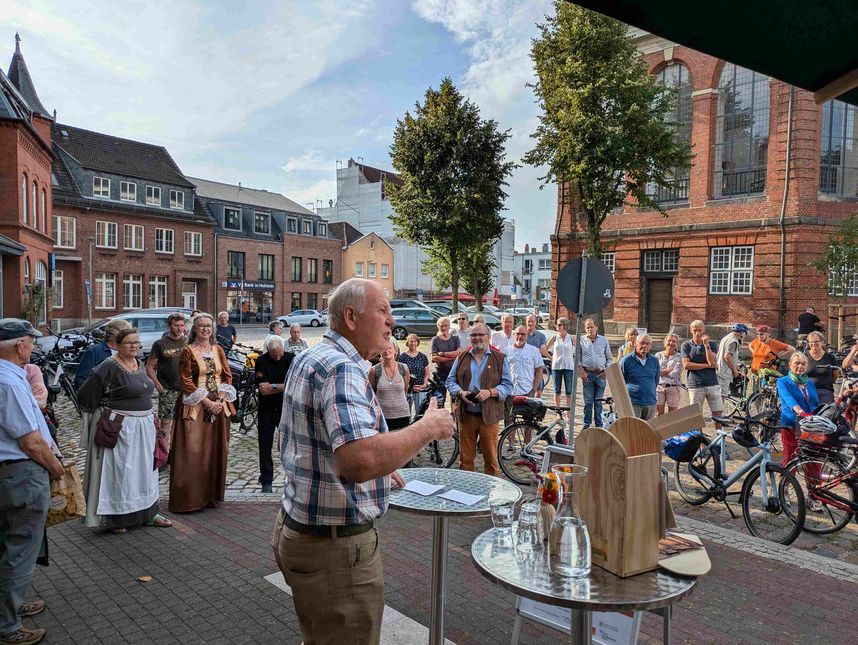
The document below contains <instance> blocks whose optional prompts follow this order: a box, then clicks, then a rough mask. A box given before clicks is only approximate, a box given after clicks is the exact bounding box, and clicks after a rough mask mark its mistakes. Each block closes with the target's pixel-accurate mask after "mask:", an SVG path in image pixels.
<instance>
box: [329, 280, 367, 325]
mask: <svg viewBox="0 0 858 645" xmlns="http://www.w3.org/2000/svg"><path fill="white" fill-rule="evenodd" d="M374 284H375V283H374V282H372V281H371V280H364V279H363V278H350V279H348V280H346V281H345V282H343V283H342V284H341V285H340V286H339V287H337V288H336V289H334V290H333V291H332V292H331V295H330V296H329V297H328V319H329V321H330V327H331V328H334V327H342V325H343V322H344V320H343V319H344V316H345V314H346V307H351V308H352V309H354V310H355V311H356V312H357V313H359V314H362V313H363V312H364V309H366V294H367V290H368V289H369V288H370V285H374Z"/></svg>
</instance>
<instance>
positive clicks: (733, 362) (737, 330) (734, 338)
mask: <svg viewBox="0 0 858 645" xmlns="http://www.w3.org/2000/svg"><path fill="white" fill-rule="evenodd" d="M747 333H748V326H747V325H745V324H743V323H735V324H734V325H732V326H731V327H730V333H729V334H727V335H726V336H724V338H722V339H721V342H720V343H719V344H718V353H717V354H716V356H715V358H716V362H717V363H718V367H717V368H716V371H717V374H718V384H719V385H720V386H721V395H722V396H723V397H724V398H725V399H726V398H727V397H728V396H730V384H731V383H732V382H733V379H737V378H741V379H742V381H743V382H744V376H743V375H742V372H743V371H744V367H743V366H742V363H741V362H739V348H740V347H741V346H742V340H743V339H744V338H745V334H747Z"/></svg>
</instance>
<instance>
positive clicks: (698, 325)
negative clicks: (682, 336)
mask: <svg viewBox="0 0 858 645" xmlns="http://www.w3.org/2000/svg"><path fill="white" fill-rule="evenodd" d="M688 328H689V329H706V323H704V322H703V321H702V320H692V321H691V323H690V324H689V325H688Z"/></svg>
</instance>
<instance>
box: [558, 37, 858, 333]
mask: <svg viewBox="0 0 858 645" xmlns="http://www.w3.org/2000/svg"><path fill="white" fill-rule="evenodd" d="M633 33H634V35H635V37H636V41H637V44H638V47H639V51H640V52H641V54H642V56H643V58H644V60H645V61H646V63H647V65H648V66H649V69H650V71H651V72H652V73H653V74H654V75H656V76H659V77H661V78H662V79H663V80H664V81H665V82H666V83H668V84H670V85H672V86H674V87H675V88H676V89H677V96H678V99H677V106H676V113H675V115H674V116H675V121H676V123H677V135H678V136H680V137H687V138H690V141H691V143H692V145H693V153H694V155H695V156H694V160H693V166H692V168H691V170H690V172H687V173H676V176H675V177H674V178H673V185H672V187H671V188H670V189H669V190H662V191H660V193H659V194H658V195H657V197H658V199H659V201H661V202H662V203H663V204H664V205H665V206H666V208H667V209H668V211H667V213H668V214H667V217H662V216H661V215H660V214H659V213H658V212H655V211H651V210H644V209H639V208H635V207H634V206H626V207H625V208H624V209H623V210H622V212H614V213H611V214H610V215H609V216H608V218H607V219H606V221H605V224H604V227H603V230H602V235H603V240H604V242H605V245H606V254H605V257H604V260H605V261H606V264H608V265H609V267H610V268H612V269H613V270H614V276H615V279H616V292H615V297H614V300H613V303H612V306H611V307H610V308H609V309H608V310H606V311H605V312H604V315H605V319H606V327H607V328H608V329H621V328H623V327H625V326H626V325H638V326H643V327H647V328H649V329H651V330H653V331H656V332H666V331H668V329H671V328H673V329H678V330H679V331H684V330H685V326H686V325H687V323H688V322H690V321H691V320H694V319H696V318H701V319H703V320H705V321H707V322H709V323H715V324H718V323H722V324H727V323H730V322H732V321H744V322H748V323H759V322H766V323H768V324H770V325H773V326H777V325H782V326H783V328H784V329H785V330H787V331H788V330H791V328H792V327H793V326H794V325H795V324H796V323H795V320H796V317H797V316H798V314H799V313H800V312H801V311H803V310H804V308H805V307H807V306H808V305H814V306H815V307H816V308H817V310H820V311H821V312H822V313H823V315H824V312H825V307H826V305H827V304H828V295H827V293H826V288H825V280H824V277H823V275H821V274H820V273H819V272H818V271H817V270H816V269H814V268H812V267H810V266H809V263H810V262H811V261H812V260H813V259H814V258H816V257H818V255H819V253H820V251H821V250H822V249H823V248H824V245H825V244H826V240H827V235H828V234H830V233H831V232H832V230H833V228H834V227H835V226H836V225H837V224H838V223H839V222H840V221H841V220H842V219H843V218H845V217H847V216H848V215H849V214H851V213H854V212H856V211H858V119H856V116H858V114H856V108H855V107H853V106H847V105H846V104H844V103H842V102H840V101H829V102H827V103H825V104H824V105H821V106H819V105H816V104H815V103H814V101H813V97H812V95H811V94H810V93H809V92H806V91H804V90H800V89H798V88H795V89H793V88H791V87H790V86H789V85H786V84H785V83H783V82H780V81H777V80H775V79H770V78H767V77H765V76H762V75H760V74H758V73H755V72H751V71H750V70H746V69H743V68H740V67H737V66H735V65H733V64H730V63H727V62H725V61H723V60H718V59H715V58H712V57H711V56H707V55H704V54H701V53H699V52H696V51H694V50H691V49H688V48H687V47H683V46H677V45H674V44H673V43H670V42H667V41H665V40H663V39H661V38H659V37H657V36H654V35H651V34H647V33H645V32H641V31H635V30H633ZM791 92H794V94H793V107H792V119H791V128H790V119H789V118H788V112H789V103H790V94H791ZM788 139H789V140H790V142H789V148H790V149H789V159H790V161H789V180H788V181H787V148H788ZM787 185H788V190H787V191H786V199H785V200H784V192H785V189H786V188H787ZM584 233H585V225H584V224H582V222H581V221H580V220H579V219H578V218H577V217H576V216H575V204H574V199H573V197H572V195H571V191H570V190H569V187H568V186H560V187H559V190H558V209H557V228H556V235H554V236H552V242H553V243H554V244H553V249H554V253H553V261H552V279H553V280H556V277H557V271H558V268H560V267H562V266H563V265H564V264H565V263H566V262H567V261H568V260H569V259H571V258H573V257H578V256H580V253H581V250H582V248H583V247H584V246H585V243H586V242H585V239H584V238H585V236H584ZM782 248H783V252H782ZM850 295H852V296H858V282H856V289H855V290H854V292H853V293H851V294H850ZM850 300H854V298H851V299H850ZM559 311H560V313H565V309H564V308H563V307H562V305H560V306H559Z"/></svg>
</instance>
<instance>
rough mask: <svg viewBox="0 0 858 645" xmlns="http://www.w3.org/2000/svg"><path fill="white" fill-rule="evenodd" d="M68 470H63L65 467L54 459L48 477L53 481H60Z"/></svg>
mask: <svg viewBox="0 0 858 645" xmlns="http://www.w3.org/2000/svg"><path fill="white" fill-rule="evenodd" d="M65 472H66V469H65V468H63V465H62V464H61V463H60V461H59V459H56V458H54V459H53V463H51V467H50V468H49V469H48V476H49V477H50V478H51V479H54V480H56V479H59V478H60V477H62V476H63V475H65Z"/></svg>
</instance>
